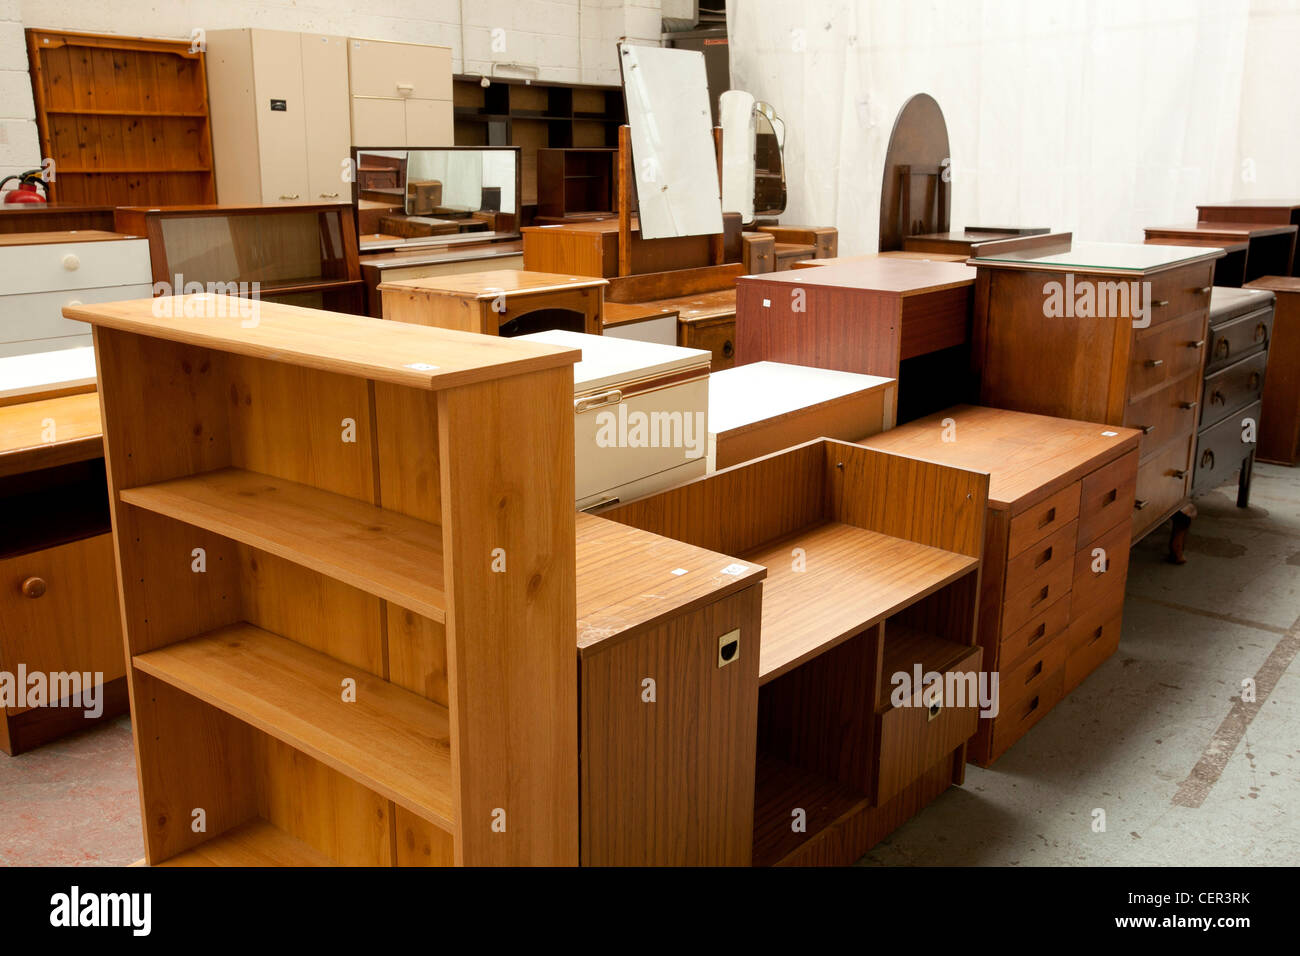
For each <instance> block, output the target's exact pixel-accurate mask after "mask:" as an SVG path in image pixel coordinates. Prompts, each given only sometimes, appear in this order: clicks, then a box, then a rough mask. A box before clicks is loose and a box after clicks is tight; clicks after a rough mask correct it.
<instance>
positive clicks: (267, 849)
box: [158, 819, 335, 867]
mask: <svg viewBox="0 0 1300 956" xmlns="http://www.w3.org/2000/svg"><path fill="white" fill-rule="evenodd" d="M158 865H159V866H229V867H246V866H255V867H265V866H334V865H335V864H334V861H333V860H332V859H330V858H329V857H328V856H326V855H325V854H324V853H321V852H320V851H319V850H315V849H313V848H312V847H311V846H309V845H308V844H306V843H304V842H303V841H302V840H299V839H297V838H295V837H291V836H290V835H289V834H287V833H285V832H284V831H283V830H281V829H279V828H278V827H276V826H274V825H273V824H270V823H267V822H266V821H265V820H262V819H257V820H250V821H248V822H247V823H244V824H240V825H239V826H237V827H234V828H233V829H230V830H227V831H226V832H225V833H222V834H221V835H219V836H216V837H213V838H212V839H211V840H209V841H207V842H206V843H200V844H199V845H198V846H196V847H195V848H194V849H192V850H186V851H185V852H184V853H178V854H176V855H175V856H174V857H172V858H171V859H169V860H164V861H163V862H162V863H160V864H158Z"/></svg>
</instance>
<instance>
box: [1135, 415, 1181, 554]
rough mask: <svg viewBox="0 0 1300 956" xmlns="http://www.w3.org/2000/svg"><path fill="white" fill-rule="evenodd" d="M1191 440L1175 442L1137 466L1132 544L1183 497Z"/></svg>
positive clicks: (1163, 517)
mask: <svg viewBox="0 0 1300 956" xmlns="http://www.w3.org/2000/svg"><path fill="white" fill-rule="evenodd" d="M1195 440H1196V436H1195V435H1189V436H1187V437H1186V438H1182V439H1179V440H1178V441H1175V442H1173V443H1171V444H1170V445H1168V446H1166V447H1165V448H1163V449H1161V450H1160V451H1159V452H1157V453H1156V454H1155V455H1154V456H1153V457H1152V458H1151V459H1150V460H1149V461H1145V462H1143V463H1142V464H1141V465H1139V466H1138V478H1137V497H1136V498H1135V499H1134V501H1133V539H1134V540H1135V541H1136V540H1137V539H1138V538H1141V537H1142V535H1144V534H1146V533H1147V532H1148V531H1149V530H1151V528H1152V527H1154V526H1155V525H1157V524H1159V523H1160V522H1161V521H1163V520H1164V519H1165V517H1166V516H1167V515H1168V514H1169V512H1170V511H1172V510H1173V509H1174V508H1176V507H1177V506H1178V503H1179V502H1180V501H1182V500H1183V499H1184V498H1186V497H1187V489H1188V488H1189V487H1190V478H1191V475H1189V474H1188V472H1189V471H1190V470H1191V461H1190V459H1191V454H1192V442H1194V441H1195Z"/></svg>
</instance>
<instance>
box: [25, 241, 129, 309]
mask: <svg viewBox="0 0 1300 956" xmlns="http://www.w3.org/2000/svg"><path fill="white" fill-rule="evenodd" d="M152 282H153V272H152V270H151V269H150V266H149V241H148V240H147V239H106V240H104V241H103V242H55V243H48V244H44V245H37V246H6V247H5V248H3V249H0V289H3V290H4V292H5V293H6V294H15V295H17V294H20V293H24V292H59V291H63V290H67V289H97V288H100V287H101V286H124V285H136V284H138V283H150V284H151V283H152ZM150 294H152V290H151V291H150ZM136 298H138V296H137V297H136ZM110 301H111V300H110Z"/></svg>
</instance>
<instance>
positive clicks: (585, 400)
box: [516, 329, 710, 511]
mask: <svg viewBox="0 0 1300 956" xmlns="http://www.w3.org/2000/svg"><path fill="white" fill-rule="evenodd" d="M516 338H517V339H524V340H530V341H534V342H544V343H546V344H548V345H565V346H568V347H570V348H576V349H581V350H582V360H581V361H579V362H578V363H577V364H576V365H575V366H574V367H573V412H574V416H575V419H576V420H575V423H574V445H575V459H576V464H577V467H576V471H575V478H576V487H575V491H576V498H577V506H578V509H579V510H581V511H594V510H596V509H599V508H603V507H606V506H608V505H612V504H615V503H616V502H619V501H628V500H631V499H632V498H639V497H641V496H642V495H648V494H653V493H654V492H656V491H662V490H663V489H665V488H671V487H673V486H674V485H679V484H681V483H682V482H684V481H690V480H691V479H692V478H698V477H700V476H702V475H703V474H704V472H705V461H706V454H707V451H708V440H709V428H708V411H709V360H710V353H709V352H707V351H705V350H703V349H687V348H682V347H680V346H677V345H660V344H658V343H654V342H636V341H632V340H629V339H614V338H606V337H605V336H603V335H586V334H584V333H581V332H566V331H563V330H560V329H553V330H549V331H545V332H534V333H531V334H528V335H519V336H516Z"/></svg>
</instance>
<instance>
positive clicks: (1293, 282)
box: [1242, 276, 1300, 292]
mask: <svg viewBox="0 0 1300 956" xmlns="http://www.w3.org/2000/svg"><path fill="white" fill-rule="evenodd" d="M1242 288H1243V289H1268V290H1269V291H1271V292H1300V276H1260V277H1259V278H1258V279H1252V280H1250V281H1249V282H1247V283H1246V284H1245V285H1243V286H1242Z"/></svg>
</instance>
